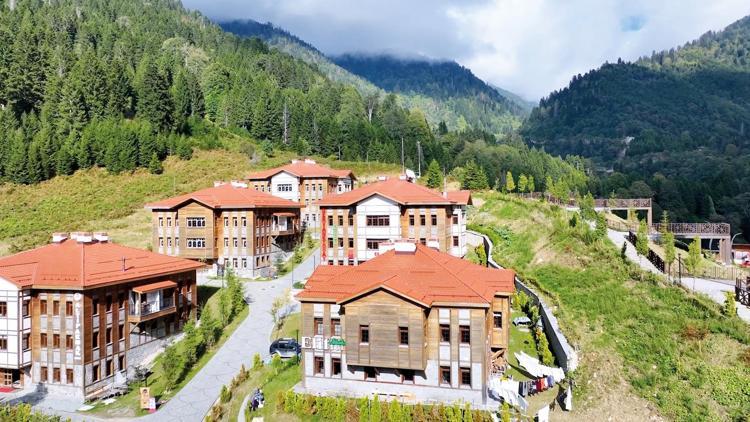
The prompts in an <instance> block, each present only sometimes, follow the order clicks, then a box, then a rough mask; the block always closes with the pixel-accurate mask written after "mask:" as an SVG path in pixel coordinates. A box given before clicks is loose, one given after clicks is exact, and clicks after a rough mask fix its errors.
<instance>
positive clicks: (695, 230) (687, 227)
mask: <svg viewBox="0 0 750 422" xmlns="http://www.w3.org/2000/svg"><path fill="white" fill-rule="evenodd" d="M662 226H663V224H661V223H656V224H653V225H652V226H651V228H652V229H653V230H654V231H656V232H661V230H662ZM666 231H668V232H672V233H674V234H682V235H699V236H700V235H714V236H729V235H730V233H731V229H730V225H729V223H669V224H668V225H667V229H666Z"/></svg>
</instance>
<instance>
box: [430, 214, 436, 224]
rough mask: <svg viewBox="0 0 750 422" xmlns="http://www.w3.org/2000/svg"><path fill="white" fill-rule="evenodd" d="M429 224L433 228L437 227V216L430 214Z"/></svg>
mask: <svg viewBox="0 0 750 422" xmlns="http://www.w3.org/2000/svg"><path fill="white" fill-rule="evenodd" d="M430 224H432V225H433V226H437V215H435V214H432V215H431V216H430Z"/></svg>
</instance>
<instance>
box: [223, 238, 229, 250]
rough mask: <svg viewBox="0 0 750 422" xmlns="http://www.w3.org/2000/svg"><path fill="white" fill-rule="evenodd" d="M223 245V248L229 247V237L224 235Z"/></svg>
mask: <svg viewBox="0 0 750 422" xmlns="http://www.w3.org/2000/svg"><path fill="white" fill-rule="evenodd" d="M224 247H225V248H228V247H229V238H228V237H225V238H224Z"/></svg>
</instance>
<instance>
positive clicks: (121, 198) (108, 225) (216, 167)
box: [0, 149, 398, 255]
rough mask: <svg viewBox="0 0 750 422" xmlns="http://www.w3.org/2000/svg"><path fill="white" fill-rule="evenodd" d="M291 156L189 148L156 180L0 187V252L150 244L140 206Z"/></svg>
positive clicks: (80, 179) (135, 177)
mask: <svg viewBox="0 0 750 422" xmlns="http://www.w3.org/2000/svg"><path fill="white" fill-rule="evenodd" d="M293 157H294V156H293V155H291V154H290V153H282V152H278V153H275V154H274V156H273V157H265V158H262V159H258V158H256V159H254V160H251V159H250V158H248V156H247V155H245V154H242V153H240V152H236V151H227V150H223V149H221V150H211V151H204V150H196V151H195V152H194V154H193V158H192V159H190V160H180V159H179V158H176V157H170V158H168V159H167V160H166V161H165V162H164V172H163V173H162V174H158V175H157V174H151V173H149V172H148V171H147V170H145V169H139V170H136V171H133V172H124V173H119V174H112V173H110V172H108V171H107V170H105V169H101V168H93V169H89V170H83V171H78V172H76V173H75V174H73V175H71V176H59V177H56V178H54V179H52V180H48V181H44V182H41V183H38V184H34V185H16V184H3V185H0V255H7V254H8V253H11V252H16V251H19V250H23V249H27V248H29V247H33V246H38V245H41V244H44V243H46V242H48V241H49V239H50V236H51V234H52V232H55V231H77V230H86V231H94V230H105V231H108V232H109V233H110V234H111V236H112V240H113V241H115V242H120V243H124V244H127V245H131V246H136V247H142V248H145V247H147V246H148V245H149V244H150V216H149V213H148V211H146V210H144V209H143V205H144V204H145V203H147V202H150V201H155V200H159V199H163V198H167V197H170V196H173V195H179V194H183V193H187V192H191V191H194V190H197V189H202V188H205V187H209V186H211V185H212V183H213V182H214V181H216V180H241V179H242V178H243V177H244V176H245V175H246V174H247V173H249V172H251V171H255V170H260V169H264V168H270V167H275V166H278V165H282V164H285V163H287V162H289V160H291V159H292V158H293ZM319 161H320V162H323V163H326V164H330V165H331V166H332V167H336V168H351V169H352V170H354V172H355V174H357V175H360V176H361V178H364V179H367V178H372V177H374V175H378V174H395V173H397V172H398V167H397V166H394V165H388V164H380V163H370V164H368V163H360V162H356V163H355V162H346V161H335V160H332V159H320V160H319ZM368 175H371V176H369V177H368Z"/></svg>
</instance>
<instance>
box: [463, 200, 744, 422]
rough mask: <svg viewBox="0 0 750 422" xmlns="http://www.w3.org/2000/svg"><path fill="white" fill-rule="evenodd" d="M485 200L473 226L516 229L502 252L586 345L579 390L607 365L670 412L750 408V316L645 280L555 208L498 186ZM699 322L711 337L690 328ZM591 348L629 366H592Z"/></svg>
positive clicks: (681, 415)
mask: <svg viewBox="0 0 750 422" xmlns="http://www.w3.org/2000/svg"><path fill="white" fill-rule="evenodd" d="M487 199H488V200H487V202H486V203H485V204H484V205H483V206H482V208H481V209H480V210H478V211H476V212H474V213H473V214H472V222H471V223H472V227H475V228H479V229H480V230H482V231H483V232H488V233H489V234H490V235H491V236H493V237H494V238H496V237H501V236H500V235H499V234H498V233H496V231H495V230H490V229H489V228H490V227H506V228H507V229H508V231H510V235H509V236H506V238H504V239H501V240H500V241H501V246H500V247H499V248H497V249H496V250H495V253H494V258H495V260H496V261H497V262H498V263H500V264H501V265H505V266H507V267H510V268H514V269H516V270H517V271H518V272H519V274H520V275H521V276H522V277H523V278H525V279H526V280H527V281H528V282H529V283H531V284H532V285H533V286H535V288H536V289H537V290H538V291H539V292H541V293H542V295H543V296H545V297H546V300H547V301H548V304H550V305H553V306H556V310H555V313H556V315H557V316H558V319H559V320H560V323H561V325H562V328H563V331H564V332H565V333H566V336H567V337H568V339H569V340H570V341H571V342H572V343H573V344H574V345H576V346H578V347H580V348H581V356H582V362H581V367H580V368H579V370H578V371H577V374H576V376H577V377H578V379H577V385H578V386H579V388H578V390H577V391H578V394H579V395H578V397H579V398H580V397H582V396H585V395H587V391H590V390H588V389H590V388H598V387H591V386H590V383H591V382H594V385H596V383H598V382H601V381H600V380H595V379H592V377H593V375H592V374H594V373H599V376H600V377H601V376H602V375H601V374H602V373H608V374H611V375H612V376H616V377H622V378H623V379H625V380H627V381H628V382H629V384H630V386H631V388H632V390H633V391H634V392H635V393H637V394H638V395H640V396H641V397H643V398H645V399H647V400H650V401H651V402H653V403H654V404H656V405H657V407H658V409H659V411H660V412H661V413H662V414H663V415H664V416H666V417H667V418H669V419H675V420H725V419H732V418H733V417H739V415H747V414H750V388H748V387H747V386H748V385H750V366H748V365H747V364H743V363H741V362H740V360H739V354H740V353H741V352H743V351H744V350H747V349H748V346H749V345H750V327H749V326H748V325H747V324H745V323H743V322H742V321H741V320H739V319H738V318H736V317H734V318H728V317H724V316H722V315H721V313H720V309H719V306H718V305H717V304H715V303H714V302H712V301H711V300H710V299H708V298H707V297H705V296H703V295H696V294H692V293H690V292H688V291H686V290H684V289H682V288H679V287H676V286H674V285H672V284H669V283H667V282H665V281H664V280H663V279H662V278H660V277H657V276H653V275H645V276H643V278H642V276H641V272H640V270H638V269H637V268H636V267H635V266H634V265H632V264H630V263H627V262H623V261H622V259H621V258H620V256H619V251H618V249H617V246H616V245H612V244H611V243H610V242H609V241H608V240H602V241H594V242H590V243H587V242H586V241H585V240H584V238H583V237H582V236H581V232H580V231H579V230H577V229H574V228H571V227H570V226H569V224H568V219H569V215H568V214H567V212H565V211H563V210H561V209H559V208H557V207H550V206H549V205H547V204H542V203H539V202H537V201H523V200H519V199H515V198H510V197H506V196H502V195H498V194H490V195H488V197H487ZM519 216H520V217H519ZM529 252H530V253H531V258H529ZM642 279H643V280H645V281H641V280H642ZM695 330H698V331H699V332H704V333H705V337H704V338H703V339H696V338H695V336H692V335H690V333H691V332H694V331H695ZM593 354H596V355H605V356H606V355H610V356H611V357H612V360H613V361H615V362H618V361H619V362H621V363H622V364H621V366H617V367H611V366H610V367H598V366H593V367H588V366H587V365H598V364H599V363H600V361H597V360H595V359H594V358H591V360H589V357H590V356H592V355H593ZM714 380H722V382H721V383H719V382H712V381H714ZM727 393H731V395H730V396H727ZM626 401H627V400H625V401H624V402H623V406H625V405H626V404H625V402H626Z"/></svg>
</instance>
